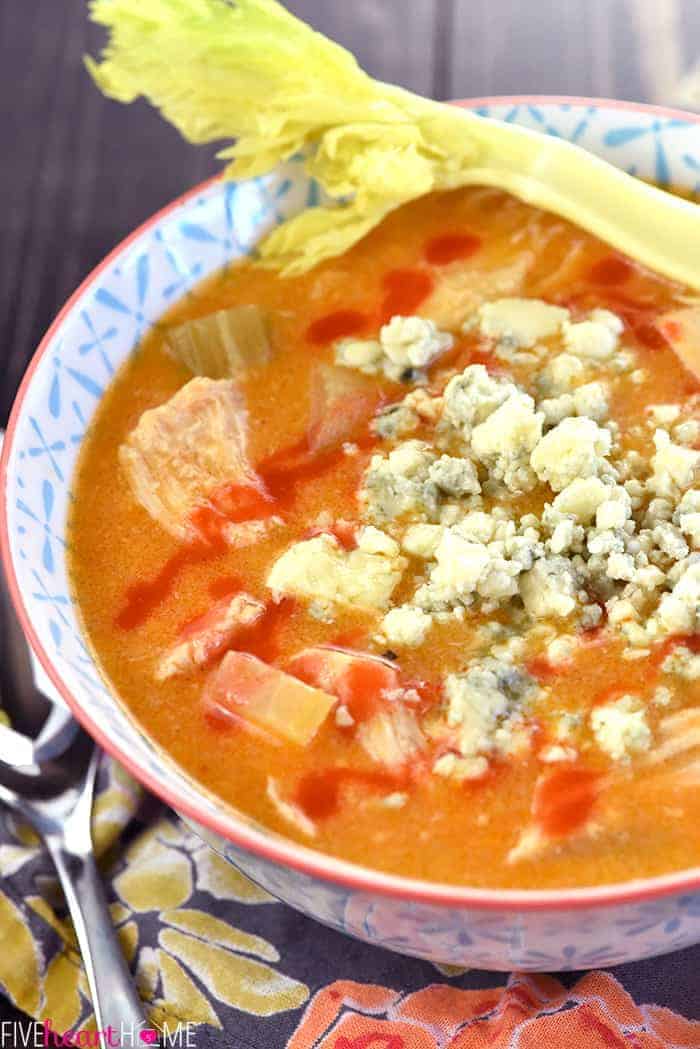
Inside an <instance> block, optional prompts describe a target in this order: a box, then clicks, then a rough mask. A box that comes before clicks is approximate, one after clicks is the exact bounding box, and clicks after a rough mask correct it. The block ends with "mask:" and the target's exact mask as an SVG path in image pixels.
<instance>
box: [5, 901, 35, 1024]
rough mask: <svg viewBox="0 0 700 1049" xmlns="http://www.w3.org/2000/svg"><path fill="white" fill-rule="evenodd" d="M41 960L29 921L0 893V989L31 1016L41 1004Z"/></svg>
mask: <svg viewBox="0 0 700 1049" xmlns="http://www.w3.org/2000/svg"><path fill="white" fill-rule="evenodd" d="M42 961H43V960H42V958H41V956H40V953H39V947H38V944H37V943H36V942H35V940H34V937H33V936H32V934H31V932H30V929H29V923H28V921H27V919H26V918H25V917H24V915H23V914H22V912H21V910H20V909H19V908H18V907H16V906H15V904H14V903H12V901H11V900H9V899H8V897H7V896H5V894H4V893H3V892H0V987H2V989H3V990H4V992H5V994H6V995H7V996H8V997H9V998H10V999H11V1000H12V1001H13V1002H14V1003H15V1005H16V1006H17V1008H18V1009H23V1010H24V1011H25V1012H27V1013H30V1014H31V1015H36V1011H37V1009H38V1008H39V1004H40V1001H41V994H40V990H39V987H40V975H41V967H42Z"/></svg>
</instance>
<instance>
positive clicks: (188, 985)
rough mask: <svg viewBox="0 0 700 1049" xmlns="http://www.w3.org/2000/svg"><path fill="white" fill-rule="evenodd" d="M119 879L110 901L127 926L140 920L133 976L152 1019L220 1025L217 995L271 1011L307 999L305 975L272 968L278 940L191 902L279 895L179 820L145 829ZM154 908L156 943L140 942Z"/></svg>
mask: <svg viewBox="0 0 700 1049" xmlns="http://www.w3.org/2000/svg"><path fill="white" fill-rule="evenodd" d="M113 884H114V887H115V889H116V891H117V894H118V895H119V900H120V902H118V903H115V904H113V905H112V917H113V919H114V921H115V923H116V925H117V927H118V929H119V930H120V933H121V934H122V935H125V932H126V930H127V929H128V928H129V927H132V929H133V931H131V932H130V943H129V948H130V951H133V952H135V955H136V980H137V983H138V985H139V987H140V988H141V989H142V990H143V991H144V992H145V994H146V997H147V998H148V999H149V1000H150V1001H151V1003H152V1012H151V1019H152V1020H153V1022H154V1023H157V1024H161V1025H162V1024H164V1023H167V1025H168V1026H169V1027H172V1026H173V1025H174V1024H177V1023H178V1022H182V1021H186V1020H187V1021H189V1022H190V1023H207V1024H210V1025H212V1026H215V1027H220V1026H221V1019H220V1017H219V1015H218V1014H217V1011H216V1007H215V1004H214V1002H215V1001H219V1002H221V1003H222V1004H223V1005H226V1006H229V1007H231V1008H235V1009H239V1010H242V1011H246V1012H251V1013H254V1014H255V1015H258V1016H270V1015H272V1014H274V1013H278V1012H284V1011H286V1010H288V1009H296V1008H298V1007H299V1006H300V1005H302V1004H303V1003H304V1002H305V1001H306V1000H307V998H308V996H309V990H308V988H307V987H306V985H305V984H302V983H300V982H299V981H297V980H294V979H292V978H291V977H289V976H286V975H285V974H283V973H280V972H278V971H277V970H276V969H275V968H273V965H274V964H275V963H278V962H279V961H280V957H279V952H278V951H277V949H276V948H275V947H274V945H273V944H271V943H269V942H268V941H267V940H265V939H264V938H263V937H261V936H256V935H254V934H252V933H249V932H246V931H244V930H242V929H238V928H236V927H235V926H233V925H231V924H229V923H228V922H227V921H225V920H224V919H223V918H221V917H217V916H214V915H211V914H208V913H207V912H206V911H205V910H202V909H201V908H200V907H193V906H187V904H190V903H191V902H192V901H193V900H194V898H195V897H196V896H198V894H199V893H202V892H204V893H208V894H209V895H211V896H213V897H214V898H215V899H219V900H231V901H235V902H238V903H245V904H248V905H254V904H260V903H270V902H274V901H273V898H272V897H271V896H269V895H268V894H267V893H266V892H264V891H263V890H262V889H259V888H258V887H257V886H255V885H253V883H252V882H250V881H248V879H247V878H245V877H244V875H242V874H240V873H239V872H238V871H236V870H235V869H234V868H233V867H232V866H231V865H230V864H228V863H226V861H225V860H223V859H222V858H221V857H219V856H217V855H216V853H214V852H213V851H212V850H211V849H210V848H209V847H208V846H207V845H203V844H202V841H201V839H200V838H199V837H197V836H196V835H195V834H193V833H192V832H190V831H189V830H188V829H187V828H186V827H184V826H183V825H182V824H180V823H175V822H173V821H172V820H171V819H169V818H167V817H163V818H162V819H161V820H159V821H158V822H157V823H156V824H154V825H153V826H152V827H150V828H148V830H146V831H145V832H144V833H143V834H141V835H140V836H139V837H138V838H137V839H136V841H135V842H134V843H133V844H132V845H131V846H130V848H129V849H128V850H127V851H126V853H125V856H124V866H123V869H122V870H121V871H119V873H118V874H117V876H116V878H115V879H114V882H113ZM148 912H156V936H157V939H156V943H157V946H156V944H155V943H154V944H152V943H140V944H135V943H134V942H133V932H134V931H135V932H136V933H137V934H138V924H137V922H136V921H135V920H134V919H135V917H136V916H137V915H140V914H146V913H148ZM146 928H148V929H149V931H150V926H149V925H146ZM149 939H150V937H149ZM159 992H160V993H159Z"/></svg>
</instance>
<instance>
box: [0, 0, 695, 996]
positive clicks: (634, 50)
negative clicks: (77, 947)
mask: <svg viewBox="0 0 700 1049" xmlns="http://www.w3.org/2000/svg"><path fill="white" fill-rule="evenodd" d="M288 6H289V7H290V8H291V9H292V10H293V11H294V12H295V13H296V14H298V15H300V16H301V17H302V18H305V19H306V20H308V21H311V22H312V23H313V24H314V25H315V26H316V27H317V28H318V29H319V30H321V31H322V32H324V33H327V34H328V35H330V36H332V37H334V38H335V39H336V40H338V41H339V42H340V43H342V44H344V45H346V46H347V47H349V48H351V49H352V50H353V51H354V52H355V54H356V55H357V56H358V58H359V60H360V62H361V63H362V65H363V66H364V67H365V68H366V69H367V70H368V71H369V72H370V73H372V74H373V75H375V76H379V77H381V78H382V79H385V80H393V81H396V82H398V83H401V84H403V85H405V86H406V87H409V88H412V89H413V90H416V91H419V92H422V93H423V94H428V95H432V96H434V97H436V98H455V97H466V96H475V95H494V94H528V93H530V94H547V93H551V94H573V95H602V96H616V97H619V98H626V99H636V100H639V101H654V102H663V103H666V104H674V103H678V102H680V101H683V95H684V88H683V80H684V77H687V74H688V71H689V70H690V68H691V66H692V64H693V62H694V60H695V59H696V58H697V57H698V55H699V54H700V2H699V0H290V2H289V4H288ZM100 40H101V36H100V33H99V31H98V30H97V29H95V28H94V27H92V26H90V25H89V24H88V21H87V18H86V5H85V3H84V2H83V0H0V369H1V370H0V376H1V378H0V416H1V421H4V420H5V419H6V417H7V413H8V411H9V408H10V406H11V403H12V400H13V397H14V393H15V390H16V387H17V383H18V382H19V379H20V378H21V375H22V372H23V371H24V368H25V366H26V364H27V361H28V359H29V357H30V356H31V354H32V353H33V351H34V348H35V347H36V345H37V343H38V341H39V339H40V338H41V335H42V333H43V332H44V331H45V329H46V327H47V326H48V324H49V323H50V321H51V319H52V317H53V316H54V314H55V313H56V311H57V309H58V308H59V307H60V305H61V303H62V302H63V301H64V300H65V299H66V298H67V296H68V295H69V294H70V293H71V291H72V290H73V289H74V288H75V287H76V285H77V284H78V283H79V282H80V281H81V280H82V278H83V277H84V276H85V275H86V274H87V273H88V272H89V271H90V270H91V269H92V267H93V266H94V265H95V264H96V263H97V262H98V261H99V260H100V259H101V258H102V256H103V255H105V253H106V252H107V251H109V250H110V249H111V248H112V247H114V245H115V244H116V243H117V242H118V241H119V240H121V238H122V237H124V236H125V234H127V233H128V232H129V231H130V230H132V229H133V228H134V227H135V226H136V225H138V224H139V223H140V222H141V221H142V220H143V219H145V218H146V217H147V216H148V215H150V214H151V213H152V212H154V211H155V210H157V209H158V208H159V207H161V206H162V205H163V204H165V203H166V202H167V201H169V200H170V199H172V198H173V197H175V196H177V195H178V194H179V193H181V192H182V191H183V190H185V189H187V188H188V187H189V186H192V185H193V184H195V183H196V182H198V181H201V180H202V179H204V178H206V177H207V176H208V175H210V174H212V173H213V172H215V171H216V168H217V164H216V161H215V160H214V150H213V149H206V148H200V149H195V148H193V147H191V146H188V145H186V144H185V143H184V142H182V141H181V140H180V139H179V137H178V135H177V133H176V132H175V131H173V130H172V129H171V128H169V127H168V126H167V125H165V124H164V123H163V122H162V121H161V119H160V117H159V116H158V115H157V114H156V113H154V112H153V111H152V110H150V109H149V107H148V106H147V105H145V104H144V103H137V104H135V105H132V106H128V107H125V106H121V105H118V104H117V103H114V102H108V101H106V100H105V99H103V98H102V97H101V96H100V95H99V93H98V92H97V90H96V89H95V88H94V87H93V85H92V83H91V81H90V79H89V78H88V76H87V74H86V73H85V70H84V68H83V64H82V56H83V54H84V53H85V52H86V51H92V52H93V53H94V52H95V51H96V50H97V49H98V47H99V44H100ZM1 1015H2V1007H1V1006H0V1016H1Z"/></svg>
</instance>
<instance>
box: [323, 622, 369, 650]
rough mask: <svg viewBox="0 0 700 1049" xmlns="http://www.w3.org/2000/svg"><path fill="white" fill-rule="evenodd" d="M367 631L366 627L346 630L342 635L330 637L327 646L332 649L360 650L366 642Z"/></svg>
mask: <svg viewBox="0 0 700 1049" xmlns="http://www.w3.org/2000/svg"><path fill="white" fill-rule="evenodd" d="M368 633H369V631H368V630H367V628H366V627H363V626H357V627H353V628H352V629H351V630H346V631H345V632H344V633H342V634H337V635H336V636H335V637H332V638H331V639H330V641H329V642H328V644H329V645H330V646H331V647H332V648H360V647H361V646H362V644H363V643H364V642H365V641H366V640H367V636H368Z"/></svg>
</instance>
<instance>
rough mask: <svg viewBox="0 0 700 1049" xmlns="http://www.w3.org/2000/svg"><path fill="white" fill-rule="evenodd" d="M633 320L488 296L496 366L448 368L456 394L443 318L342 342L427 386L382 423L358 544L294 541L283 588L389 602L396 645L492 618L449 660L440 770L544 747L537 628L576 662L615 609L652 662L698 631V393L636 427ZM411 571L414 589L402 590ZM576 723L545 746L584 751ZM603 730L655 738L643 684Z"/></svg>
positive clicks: (394, 374) (487, 334)
mask: <svg viewBox="0 0 700 1049" xmlns="http://www.w3.org/2000/svg"><path fill="white" fill-rule="evenodd" d="M623 328H624V326H623V323H622V321H621V320H620V318H619V317H617V316H616V315H615V314H613V313H611V312H610V311H608V310H602V309H596V310H593V311H591V313H590V314H589V315H588V316H586V317H584V318H583V319H579V320H575V321H574V320H572V318H571V315H570V312H569V311H568V310H567V309H564V308H562V307H559V306H552V305H549V304H548V303H545V302H542V301H539V300H536V299H500V300H497V301H494V302H490V303H486V304H484V305H482V306H481V307H480V308H479V309H478V310H477V311H476V312H475V314H474V315H473V316H471V317H470V318H469V319H468V320H467V321H466V323H465V325H464V329H463V330H464V331H468V332H472V333H475V334H478V335H479V336H480V337H481V338H482V339H484V340H488V341H489V343H490V345H491V346H492V350H493V359H494V362H495V364H496V367H494V368H493V369H492V370H487V368H486V367H485V366H484V365H482V364H471V365H469V366H467V367H466V368H464V370H463V371H461V372H458V373H456V374H452V375H451V376H450V375H449V373H447V374H446V375H445V376H444V379H446V380H447V381H446V382H445V381H443V383H442V384H440V383H439V382H437V381H436V383H435V386H436V387H437V388H439V389H440V391H441V392H439V393H435V392H429V390H428V389H426V388H425V385H426V383H427V378H426V375H427V371H426V370H427V369H428V368H429V367H430V366H431V365H434V366H435V367H436V368H438V369H439V359H440V356H441V354H443V353H444V352H445V350H447V349H449V348H450V347H451V346H452V345H453V336H452V335H451V334H450V333H448V332H441V331H439V330H438V329H437V328H436V326H435V324H434V323H433V322H432V321H429V320H425V319H423V318H421V317H394V318H393V319H392V320H391V322H390V323H389V324H387V325H385V326H384V328H382V330H381V332H380V334H379V338H378V339H376V340H369V339H368V340H357V339H346V340H342V341H341V342H339V343H338V344H337V346H336V362H337V364H339V365H342V366H344V367H348V368H356V369H359V370H360V371H362V372H365V373H370V374H383V375H385V376H387V377H389V378H391V379H393V380H399V379H402V380H403V381H408V382H411V383H412V384H414V388H413V389H412V390H411V392H409V393H408V394H407V395H406V396H405V397H404V398H403V399H402V400H401V401H399V402H398V403H395V404H392V405H390V406H388V407H386V408H384V409H383V410H382V411H381V412H380V413H379V414H378V416H377V417H376V419H375V420H374V423H373V428H374V430H375V433H376V435H377V436H378V437H379V438H380V441H381V445H380V447H381V450H380V451H378V452H377V453H376V454H375V455H373V456H372V459H371V461H370V463H369V466H368V468H367V470H366V472H365V475H364V478H363V482H362V486H361V490H360V493H359V500H360V506H361V515H362V517H363V518H364V522H365V523H364V525H363V527H362V528H361V530H360V532H359V535H358V545H357V549H356V550H352V551H346V550H344V549H342V548H341V547H340V545H339V544H338V543H337V542H336V540H335V538H334V537H333V536H332V535H330V534H329V535H323V536H317V537H314V538H313V539H309V540H306V541H302V542H299V543H296V544H294V545H293V546H292V547H291V548H290V549H289V550H288V551H286V552H285V553H284V554H283V555H282V557H281V558H280V559H279V560H278V561H277V562H276V564H275V565H274V566H273V568H272V570H271V573H270V576H269V578H268V585H269V586H270V587H271V588H272V590H273V591H275V592H278V593H293V594H296V595H297V596H301V597H306V598H307V599H308V600H309V601H311V602H312V605H311V606H310V609H311V611H312V612H314V614H317V615H320V616H325V617H327V618H329V619H330V618H332V616H333V608H334V606H335V605H343V604H345V605H350V604H354V605H356V606H358V607H361V608H365V609H367V610H375V612H376V614H377V633H376V638H375V641H376V643H377V645H380V646H384V647H387V646H388V647H390V648H391V649H396V650H397V651H398V652H400V651H401V650H402V649H405V648H416V647H418V646H421V645H423V644H426V643H429V639H430V634H431V631H432V630H433V629H434V627H435V624H439V623H448V622H450V621H452V620H458V621H460V620H465V619H466V618H467V617H468V616H469V615H471V614H474V613H479V614H480V617H481V618H480V622H482V626H481V627H480V628H479V631H480V636H482V638H483V645H482V649H481V653H482V654H479V655H478V656H477V657H475V658H474V659H472V660H471V661H470V662H469V663H468V664H467V665H465V666H464V668H463V669H462V670H460V671H459V672H458V673H451V674H448V675H446V677H445V680H444V682H443V685H444V696H445V700H444V704H443V707H442V710H441V712H440V714H439V715H438V716H437V717H436V718H435V724H432V725H431V726H429V730H430V731H431V732H433V733H435V734H436V735H437V736H439V735H440V734H441V733H442V734H443V735H444V734H446V735H447V737H448V738H449V740H450V750H449V752H448V753H445V754H443V755H442V756H441V757H440V758H439V759H438V760H437V761H436V762H435V765H434V768H433V771H434V772H435V773H436V774H438V775H441V776H449V777H453V778H456V779H464V778H473V777H476V776H480V775H482V774H483V772H484V769H485V768H486V767H487V763H488V760H489V757H490V756H491V755H494V754H513V753H517V751H518V749H519V748H521V747H524V746H528V745H529V737H530V731H531V720H529V715H530V714H531V712H532V710H533V709H534V707H535V706H536V705H537V704H538V703H540V704H541V703H542V702H545V701H546V698H547V697H546V694H545V690H543V689H542V687H541V686H540V685H539V684H538V682H537V681H536V680H535V679H534V678H533V677H532V676H531V675H530V674H529V673H528V672H527V671H526V670H525V668H524V657H525V653H526V652H527V651H528V649H529V648H530V647H531V645H532V643H533V642H534V641H537V642H538V644H539V645H540V646H541V645H542V643H543V642H544V643H545V644H546V645H548V646H549V647H548V649H547V651H548V654H549V658H552V659H553V660H554V662H556V661H557V659H560V660H564V661H565V659H566V657H567V654H570V652H571V650H572V649H573V648H574V647H575V646H576V644H577V638H578V637H580V635H581V633H582V632H583V631H586V630H590V629H591V628H594V627H596V626H598V625H599V624H602V623H605V624H606V626H607V628H608V629H609V630H611V631H614V632H617V633H618V634H619V635H620V636H621V637H622V638H623V639H624V642H625V646H626V647H625V658H630V659H634V658H642V657H644V656H646V655H648V654H649V652H650V650H651V646H653V645H654V644H655V643H657V642H659V641H662V640H663V639H664V638H668V637H669V636H672V635H678V634H692V633H694V632H697V631H698V630H699V629H700V488H699V487H698V477H699V475H700V451H698V450H697V448H696V447H694V445H696V444H697V443H698V441H699V440H700V423H699V422H698V415H699V410H700V405H699V403H698V396H697V395H695V396H694V397H690V398H688V399H687V400H686V401H685V402H684V403H683V404H673V405H665V404H659V405H652V406H651V407H650V408H649V409H648V410H647V413H646V418H645V419H643V420H641V421H640V422H639V423H638V424H636V425H635V426H634V427H633V428H632V430H630V432H629V433H625V432H622V431H621V428H620V426H619V424H618V423H617V422H616V421H615V419H614V418H613V416H612V414H611V410H610V404H611V401H613V400H614V397H615V394H616V391H617V390H618V388H619V387H620V385H621V384H624V383H628V384H633V385H635V384H637V385H638V384H639V383H643V382H644V379H645V376H644V372H643V370H642V369H640V368H639V367H638V366H637V365H638V362H637V360H636V354H635V351H634V350H633V349H631V348H628V347H625V346H624V345H622V344H621V336H622V333H623ZM408 573H411V574H410V575H408ZM407 580H410V584H411V586H410V588H412V592H411V594H410V596H409V597H408V599H407V600H404V601H403V602H402V603H392V595H393V594H394V592H395V590H396V588H397V586H398V584H399V582H400V581H403V585H402V593H406V583H407ZM496 613H497V616H493V618H491V619H490V620H489V619H487V620H486V622H485V624H484V622H483V617H484V615H485V616H487V617H489V616H491V615H492V614H496ZM663 671H664V673H666V674H667V675H675V676H677V677H681V678H683V677H684V676H686V677H688V678H696V677H699V676H700V657H698V656H697V655H693V654H692V653H691V652H690V650H689V649H688V648H685V649H684V648H683V647H680V648H677V649H676V650H674V652H673V653H672V654H671V655H670V656H669V657H668V658H667V659H666V661H665V663H664V666H663ZM661 691H663V690H661ZM658 701H659V702H663V696H661V697H660V698H659V699H658ZM570 720H571V719H570ZM565 721H566V719H564V718H560V719H559V722H558V724H557V726H556V731H557V732H558V734H559V736H560V737H561V743H560V745H559V744H557V745H556V746H551V747H549V750H548V752H547V753H546V754H543V755H542V760H546V761H558V760H571V759H572V757H575V756H576V749H575V747H572V746H571V745H570V743H571V739H572V738H574V737H575V735H576V733H575V726H572V724H571V723H565ZM587 728H588V731H589V732H590V733H591V734H592V736H593V738H594V740H595V742H596V744H597V745H598V746H599V748H600V749H601V750H602V751H603V752H604V753H605V754H607V755H608V756H609V757H610V758H611V759H613V760H620V759H625V758H627V757H628V756H629V755H630V754H633V753H634V752H636V751H642V750H645V749H647V748H649V747H650V746H651V745H652V734H651V731H650V728H649V725H648V723H647V720H646V714H645V708H644V704H643V702H642V701H641V699H640V698H639V697H636V696H631V695H625V696H622V697H620V698H618V699H616V700H615V701H613V702H610V703H608V704H606V705H603V706H599V707H597V708H595V710H594V712H593V713H592V714H591V715H590V718H589V724H588V726H587Z"/></svg>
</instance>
